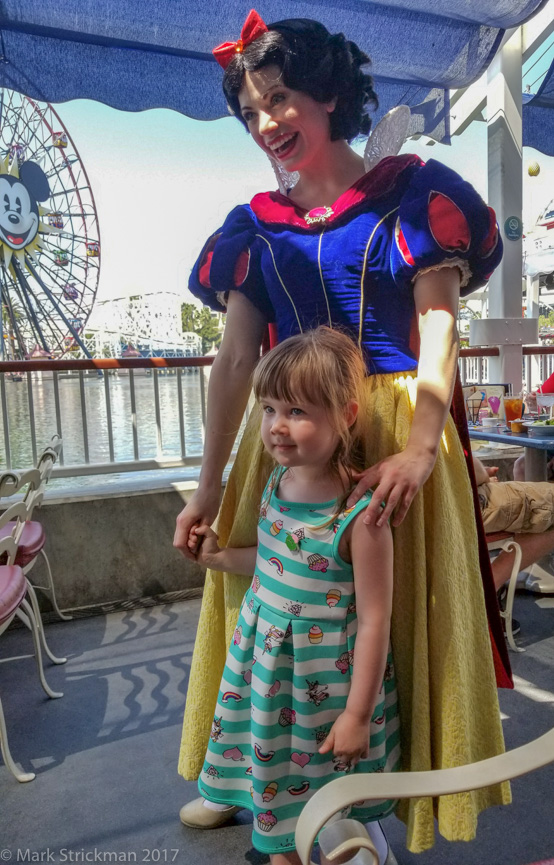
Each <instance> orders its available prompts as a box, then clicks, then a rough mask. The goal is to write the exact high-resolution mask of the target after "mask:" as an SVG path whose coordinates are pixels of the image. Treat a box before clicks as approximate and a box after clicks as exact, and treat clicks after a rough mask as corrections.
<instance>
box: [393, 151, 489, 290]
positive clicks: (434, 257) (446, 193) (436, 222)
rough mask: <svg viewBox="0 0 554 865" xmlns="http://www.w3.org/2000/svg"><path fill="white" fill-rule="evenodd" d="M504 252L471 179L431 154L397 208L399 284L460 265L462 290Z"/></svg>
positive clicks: (481, 280) (481, 279)
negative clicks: (432, 157) (444, 268)
mask: <svg viewBox="0 0 554 865" xmlns="http://www.w3.org/2000/svg"><path fill="white" fill-rule="evenodd" d="M501 258H502V241H501V239H500V234H499V231H498V226H497V223H496V216H495V213H494V211H493V210H492V208H491V207H487V205H486V204H485V202H484V201H483V200H482V198H481V197H480V195H478V193H477V192H476V191H475V189H474V188H473V187H472V186H471V184H469V183H467V182H466V181H465V180H463V179H462V178H461V177H460V176H459V174H456V172H455V171H453V170H452V169H451V168H447V167H446V166H445V165H442V164H441V163H440V162H437V161H436V160H434V159H431V160H429V162H427V163H426V165H424V166H422V167H421V168H420V169H419V171H417V172H416V173H415V174H414V177H413V178H412V181H411V183H410V186H409V187H408V189H407V191H406V192H405V194H404V196H403V198H402V200H401V202H400V207H399V209H398V214H397V218H396V223H395V229H394V239H393V245H392V251H391V267H392V272H393V275H394V278H395V280H396V281H397V282H398V283H399V284H406V283H408V282H410V283H413V282H414V280H415V279H417V277H418V276H420V275H421V274H422V273H425V272H426V271H429V270H437V269H440V268H441V267H448V266H450V267H458V269H459V270H460V273H461V287H462V291H461V293H462V295H465V294H469V293H470V292H472V291H475V289H477V288H479V287H480V286H482V285H484V284H485V283H486V282H487V281H488V279H489V278H490V276H491V274H492V272H493V271H494V269H495V267H496V266H497V265H498V264H499V262H500V260H501Z"/></svg>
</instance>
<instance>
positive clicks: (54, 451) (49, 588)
mask: <svg viewBox="0 0 554 865" xmlns="http://www.w3.org/2000/svg"><path fill="white" fill-rule="evenodd" d="M62 444H63V442H62V439H61V437H60V436H59V435H57V434H56V435H54V436H53V437H52V439H51V440H50V442H49V444H48V445H47V447H46V448H45V449H44V450H43V451H42V453H41V454H40V456H39V458H38V460H37V466H36V467H37V470H38V472H39V473H40V483H39V486H38V487H37V488H36V489H34V490H33V491H32V492H33V493H34V494H33V496H32V501H31V502H29V504H30V505H32V507H30V514H29V524H28V532H29V549H28V551H27V550H26V547H27V543H26V540H27V538H26V534H25V532H24V534H23V538H22V542H21V544H20V546H19V550H20V555H21V556H22V557H24V556H25V557H27V556H29V555H31V554H33V553H34V556H33V557H32V558H31V559H30V560H29V562H28V563H27V564H25V565H24V566H23V570H24V572H25V574H26V575H27V574H28V573H29V571H31V569H32V568H33V567H34V565H35V563H36V561H37V559H38V556H41V557H42V559H43V561H44V565H45V568H46V581H47V585H46V586H42V585H37V583H36V582H34V580H30V582H31V583H32V585H33V588H35V589H39V590H40V591H41V592H44V593H45V594H46V595H47V596H48V597H49V599H50V602H51V604H52V607H53V608H54V611H55V612H56V614H57V616H58V617H59V618H60V619H63V620H64V621H68V620H70V619H71V618H72V617H71V616H68V615H66V614H65V613H62V611H61V610H60V608H59V606H58V601H57V599H56V591H55V589H54V580H53V578H52V569H51V567H50V562H49V561H48V556H47V555H46V551H45V549H44V544H45V542H46V535H45V533H44V529H43V528H42V525H41V524H40V522H38V521H36V520H35V521H33V520H32V515H33V510H34V508H36V507H40V506H41V504H42V500H43V498H44V492H45V488H46V484H47V483H48V481H49V479H50V475H51V474H52V469H53V468H54V464H55V463H56V460H57V459H58V458H59V455H60V452H61V449H62Z"/></svg>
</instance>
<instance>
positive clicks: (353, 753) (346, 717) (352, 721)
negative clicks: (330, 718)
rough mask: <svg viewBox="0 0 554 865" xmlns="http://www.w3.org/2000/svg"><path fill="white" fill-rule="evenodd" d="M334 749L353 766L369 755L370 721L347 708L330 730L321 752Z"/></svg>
mask: <svg viewBox="0 0 554 865" xmlns="http://www.w3.org/2000/svg"><path fill="white" fill-rule="evenodd" d="M329 751H332V752H333V754H334V755H335V757H340V758H341V759H342V760H344V761H345V762H349V763H351V764H352V765H353V766H354V765H356V763H357V762H358V761H359V760H363V759H365V758H366V757H368V756H369V721H366V722H364V721H362V720H361V719H360V718H358V717H356V715H353V714H352V713H351V712H349V711H348V709H345V710H344V712H343V713H342V715H339V717H338V718H337V720H336V721H335V723H334V724H333V726H332V727H331V729H330V731H329V735H328V736H327V738H326V739H325V742H324V743H323V745H322V746H321V748H320V749H319V753H320V754H328V753H329Z"/></svg>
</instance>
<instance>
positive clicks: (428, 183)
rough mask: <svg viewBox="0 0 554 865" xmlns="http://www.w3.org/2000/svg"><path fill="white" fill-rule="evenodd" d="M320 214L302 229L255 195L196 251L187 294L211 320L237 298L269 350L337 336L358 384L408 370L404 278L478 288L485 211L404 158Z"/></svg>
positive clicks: (449, 177)
mask: <svg viewBox="0 0 554 865" xmlns="http://www.w3.org/2000/svg"><path fill="white" fill-rule="evenodd" d="M331 210H332V213H331V214H330V215H327V216H326V218H323V219H322V220H321V221H319V222H318V221H306V218H305V216H304V214H303V213H302V212H301V211H300V210H298V209H297V208H296V207H295V205H294V203H293V202H292V201H291V200H290V199H289V198H287V196H285V195H282V194H280V193H278V192H269V193H262V194H260V195H256V196H255V197H254V199H253V200H252V202H251V203H250V205H241V206H240V207H237V208H235V209H234V210H233V211H231V213H230V214H229V216H228V217H227V219H226V221H225V223H224V225H223V227H222V228H221V229H220V230H219V231H218V232H216V233H215V234H214V235H213V236H212V237H211V238H210V239H209V240H208V242H207V244H206V246H205V247H204V249H203V251H202V253H201V255H200V257H199V259H198V261H197V262H196V264H195V266H194V269H193V271H192V274H191V279H190V284H189V287H190V290H191V291H192V293H193V294H194V295H195V296H196V297H199V298H200V299H201V300H202V301H203V302H204V303H206V304H207V305H209V306H211V307H212V308H214V309H220V310H221V309H224V308H225V299H226V295H227V294H228V292H230V291H240V292H241V293H243V294H244V295H245V296H246V297H247V298H248V299H249V300H250V301H251V302H252V303H253V304H254V305H255V306H256V307H257V308H258V309H259V310H260V311H261V312H262V313H263V315H264V316H265V318H266V319H267V321H268V322H274V323H275V324H276V326H277V332H278V338H279V340H282V339H285V338H286V337H288V336H291V335H292V334H294V333H298V332H299V331H302V330H307V329H309V328H313V327H317V326H318V325H321V324H332V325H335V326H341V327H342V328H343V329H345V330H346V331H347V332H349V333H350V334H351V335H352V336H353V337H354V339H355V340H356V341H357V342H359V344H360V345H361V346H362V348H363V350H364V353H365V356H366V362H367V368H368V372H369V373H370V374H373V373H390V372H399V371H403V370H411V369H414V368H415V367H416V366H417V345H416V342H415V340H414V332H415V328H414V319H415V315H414V312H415V309H414V295H413V283H414V281H415V279H416V277H417V276H418V275H419V274H420V273H421V272H422V271H425V270H426V269H429V268H437V267H440V266H445V265H450V266H457V267H458V268H459V269H460V272H461V275H462V293H463V294H467V293H469V292H472V291H475V289H476V288H478V287H479V286H481V285H483V284H484V283H485V282H486V281H487V280H488V278H489V276H490V274H491V273H492V271H493V270H494V268H495V267H496V266H497V264H498V263H499V261H500V258H501V256H502V244H501V241H500V238H499V234H498V228H497V225H496V218H495V215H494V212H493V211H492V210H491V209H490V208H488V207H487V206H486V205H485V203H484V202H483V201H482V199H481V198H480V196H479V195H478V194H477V193H476V192H475V190H474V189H473V187H472V186H471V185H470V184H469V183H466V182H465V181H464V180H462V178H461V177H459V175H457V174H456V173H455V172H454V171H452V170H451V169H449V168H446V167H445V166H444V165H442V164H441V163H439V162H436V161H434V160H430V161H429V162H428V163H426V164H424V163H422V162H421V160H420V159H419V158H418V157H417V156H411V155H404V156H397V157H389V158H388V159H384V160H382V161H381V162H380V163H379V164H378V165H377V166H376V168H374V169H373V170H372V171H370V172H369V173H368V174H366V175H364V177H362V178H361V179H360V180H359V181H358V182H357V183H356V184H354V186H352V187H351V188H350V189H349V190H347V191H346V192H345V193H344V194H343V195H341V196H340V198H339V199H337V201H336V202H334V204H333V205H332V207H331ZM316 216H317V214H316Z"/></svg>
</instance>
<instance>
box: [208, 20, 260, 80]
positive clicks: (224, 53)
mask: <svg viewBox="0 0 554 865" xmlns="http://www.w3.org/2000/svg"><path fill="white" fill-rule="evenodd" d="M267 29H268V28H267V27H266V25H265V24H264V22H263V21H262V19H261V18H260V16H259V15H258V13H257V12H256V10H255V9H251V10H250V12H249V13H248V17H247V18H246V21H245V22H244V24H243V27H242V30H241V33H240V39H237V41H236V42H223V44H222V45H218V46H217V47H216V48H214V50H213V51H212V54H213V55H214V57H215V59H216V60H217V62H218V63H219V65H220V66H222V67H223V69H227V67H228V65H229V63H230V62H231V60H232V59H233V57H234V56H235V54H242V52H243V50H244V49H245V48H246V46H247V45H250V43H251V42H254V41H255V40H256V39H257V38H258V37H259V36H261V35H262V33H267Z"/></svg>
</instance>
